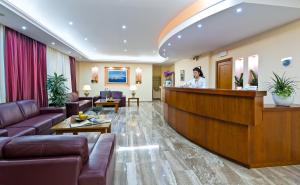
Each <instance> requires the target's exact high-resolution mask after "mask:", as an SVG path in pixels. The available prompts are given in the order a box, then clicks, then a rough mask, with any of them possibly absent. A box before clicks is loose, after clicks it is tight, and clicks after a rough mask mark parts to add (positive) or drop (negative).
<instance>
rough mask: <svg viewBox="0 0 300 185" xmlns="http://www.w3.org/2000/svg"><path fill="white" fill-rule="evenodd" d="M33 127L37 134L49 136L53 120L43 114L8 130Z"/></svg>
mask: <svg viewBox="0 0 300 185" xmlns="http://www.w3.org/2000/svg"><path fill="white" fill-rule="evenodd" d="M20 127H33V128H35V129H36V134H49V133H50V132H51V127H52V119H51V118H50V117H48V116H44V115H43V114H42V115H40V116H35V117H33V118H30V119H27V120H24V121H21V122H19V123H17V124H14V125H11V126H9V127H7V128H20Z"/></svg>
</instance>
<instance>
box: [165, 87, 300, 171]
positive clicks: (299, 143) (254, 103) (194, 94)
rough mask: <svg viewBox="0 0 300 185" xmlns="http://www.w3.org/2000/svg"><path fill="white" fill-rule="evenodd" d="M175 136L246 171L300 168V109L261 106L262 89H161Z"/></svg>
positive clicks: (295, 107)
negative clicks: (297, 166)
mask: <svg viewBox="0 0 300 185" xmlns="http://www.w3.org/2000/svg"><path fill="white" fill-rule="evenodd" d="M162 91H163V93H162V101H163V102H164V117H165V120H166V121H167V122H168V124H169V125H170V126H171V127H172V128H174V129H175V130H176V131H177V132H178V133H179V134H181V135H183V136H184V137H186V138H187V139H189V140H191V141H192V142H194V143H195V144H198V145H200V146H202V147H204V148H206V149H207V150H209V151H211V152H213V153H216V154H218V155H220V156H223V157H225V158H228V159H230V160H232V161H235V162H237V163H239V164H242V165H244V166H246V167H248V168H256V167H266V166H278V165H280V166H281V165H291V164H300V106H293V107H276V106H272V105H264V103H263V97H264V96H266V92H264V91H238V90H221V89H190V88H172V87H166V88H163V89H162Z"/></svg>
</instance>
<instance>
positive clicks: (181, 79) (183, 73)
mask: <svg viewBox="0 0 300 185" xmlns="http://www.w3.org/2000/svg"><path fill="white" fill-rule="evenodd" d="M180 81H185V70H180Z"/></svg>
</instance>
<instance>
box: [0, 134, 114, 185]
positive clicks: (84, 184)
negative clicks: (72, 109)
mask: <svg viewBox="0 0 300 185" xmlns="http://www.w3.org/2000/svg"><path fill="white" fill-rule="evenodd" d="M114 150H115V135H114V134H101V135H100V137H99V138H98V140H97V141H96V143H95V145H94V147H93V148H92V149H91V151H90V153H89V151H88V142H87V139H86V138H85V137H83V136H72V135H69V136H55V135H53V136H26V137H17V138H6V137H2V138H0V172H1V173H0V184H3V185H111V184H113V176H114V167H115V152H114Z"/></svg>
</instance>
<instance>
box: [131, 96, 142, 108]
mask: <svg viewBox="0 0 300 185" xmlns="http://www.w3.org/2000/svg"><path fill="white" fill-rule="evenodd" d="M130 100H136V103H137V106H138V107H139V106H140V98H136V97H132V98H128V107H129V106H130Z"/></svg>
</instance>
